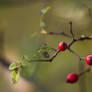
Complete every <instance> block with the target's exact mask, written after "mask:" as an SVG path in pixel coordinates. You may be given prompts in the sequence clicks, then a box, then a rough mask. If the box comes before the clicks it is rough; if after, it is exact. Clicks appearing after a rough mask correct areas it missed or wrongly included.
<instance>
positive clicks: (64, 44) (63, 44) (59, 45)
mask: <svg viewBox="0 0 92 92" xmlns="http://www.w3.org/2000/svg"><path fill="white" fill-rule="evenodd" d="M58 49H59V50H60V51H64V50H66V49H67V44H66V43H65V42H64V41H61V42H60V43H59V44H58Z"/></svg>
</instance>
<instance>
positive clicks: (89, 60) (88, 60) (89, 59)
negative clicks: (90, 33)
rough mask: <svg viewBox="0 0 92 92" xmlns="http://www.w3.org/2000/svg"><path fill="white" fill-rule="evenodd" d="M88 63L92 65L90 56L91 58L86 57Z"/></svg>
mask: <svg viewBox="0 0 92 92" xmlns="http://www.w3.org/2000/svg"><path fill="white" fill-rule="evenodd" d="M86 63H87V64H88V65H92V55H89V56H87V57H86Z"/></svg>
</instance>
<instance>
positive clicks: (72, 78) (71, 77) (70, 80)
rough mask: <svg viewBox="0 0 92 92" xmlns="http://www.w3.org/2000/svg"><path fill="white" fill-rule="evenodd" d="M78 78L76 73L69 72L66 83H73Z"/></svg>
mask: <svg viewBox="0 0 92 92" xmlns="http://www.w3.org/2000/svg"><path fill="white" fill-rule="evenodd" d="M78 79H79V76H78V74H75V73H70V74H69V75H68V76H67V83H75V82H77V80H78Z"/></svg>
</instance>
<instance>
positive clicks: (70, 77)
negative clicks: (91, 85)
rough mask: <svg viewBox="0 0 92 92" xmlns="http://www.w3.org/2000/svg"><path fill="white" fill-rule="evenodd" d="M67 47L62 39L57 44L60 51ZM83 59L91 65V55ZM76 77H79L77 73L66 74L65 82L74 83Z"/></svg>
mask: <svg viewBox="0 0 92 92" xmlns="http://www.w3.org/2000/svg"><path fill="white" fill-rule="evenodd" d="M67 48H68V45H67V43H65V42H64V41H61V42H60V43H59V44H58V50H60V51H65V50H66V49H67ZM85 61H86V63H87V64H88V65H92V56H91V55H89V56H87V57H86V59H85ZM78 79H79V74H75V73H70V74H69V75H68V76H67V83H75V82H76V81H77V80H78Z"/></svg>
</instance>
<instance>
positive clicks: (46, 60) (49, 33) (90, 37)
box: [33, 21, 92, 62]
mask: <svg viewBox="0 0 92 92" xmlns="http://www.w3.org/2000/svg"><path fill="white" fill-rule="evenodd" d="M69 24H70V33H71V35H72V36H70V35H68V34H67V33H64V32H47V34H48V35H63V36H66V37H68V38H72V41H71V42H70V43H69V44H68V50H69V51H70V52H71V53H72V54H74V55H75V56H77V58H78V59H79V60H84V59H85V58H84V57H81V56H79V55H78V54H77V53H76V52H75V51H73V50H72V49H71V46H72V45H73V44H74V43H75V42H77V41H83V40H91V39H92V35H90V36H85V35H81V36H80V37H79V38H76V37H75V36H74V33H73V30H72V21H70V22H69ZM59 53H60V51H58V50H56V52H55V53H54V54H53V55H52V57H50V58H48V59H39V60H33V61H39V62H52V61H53V59H54V58H55V57H56V56H57V55H58V54H59Z"/></svg>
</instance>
